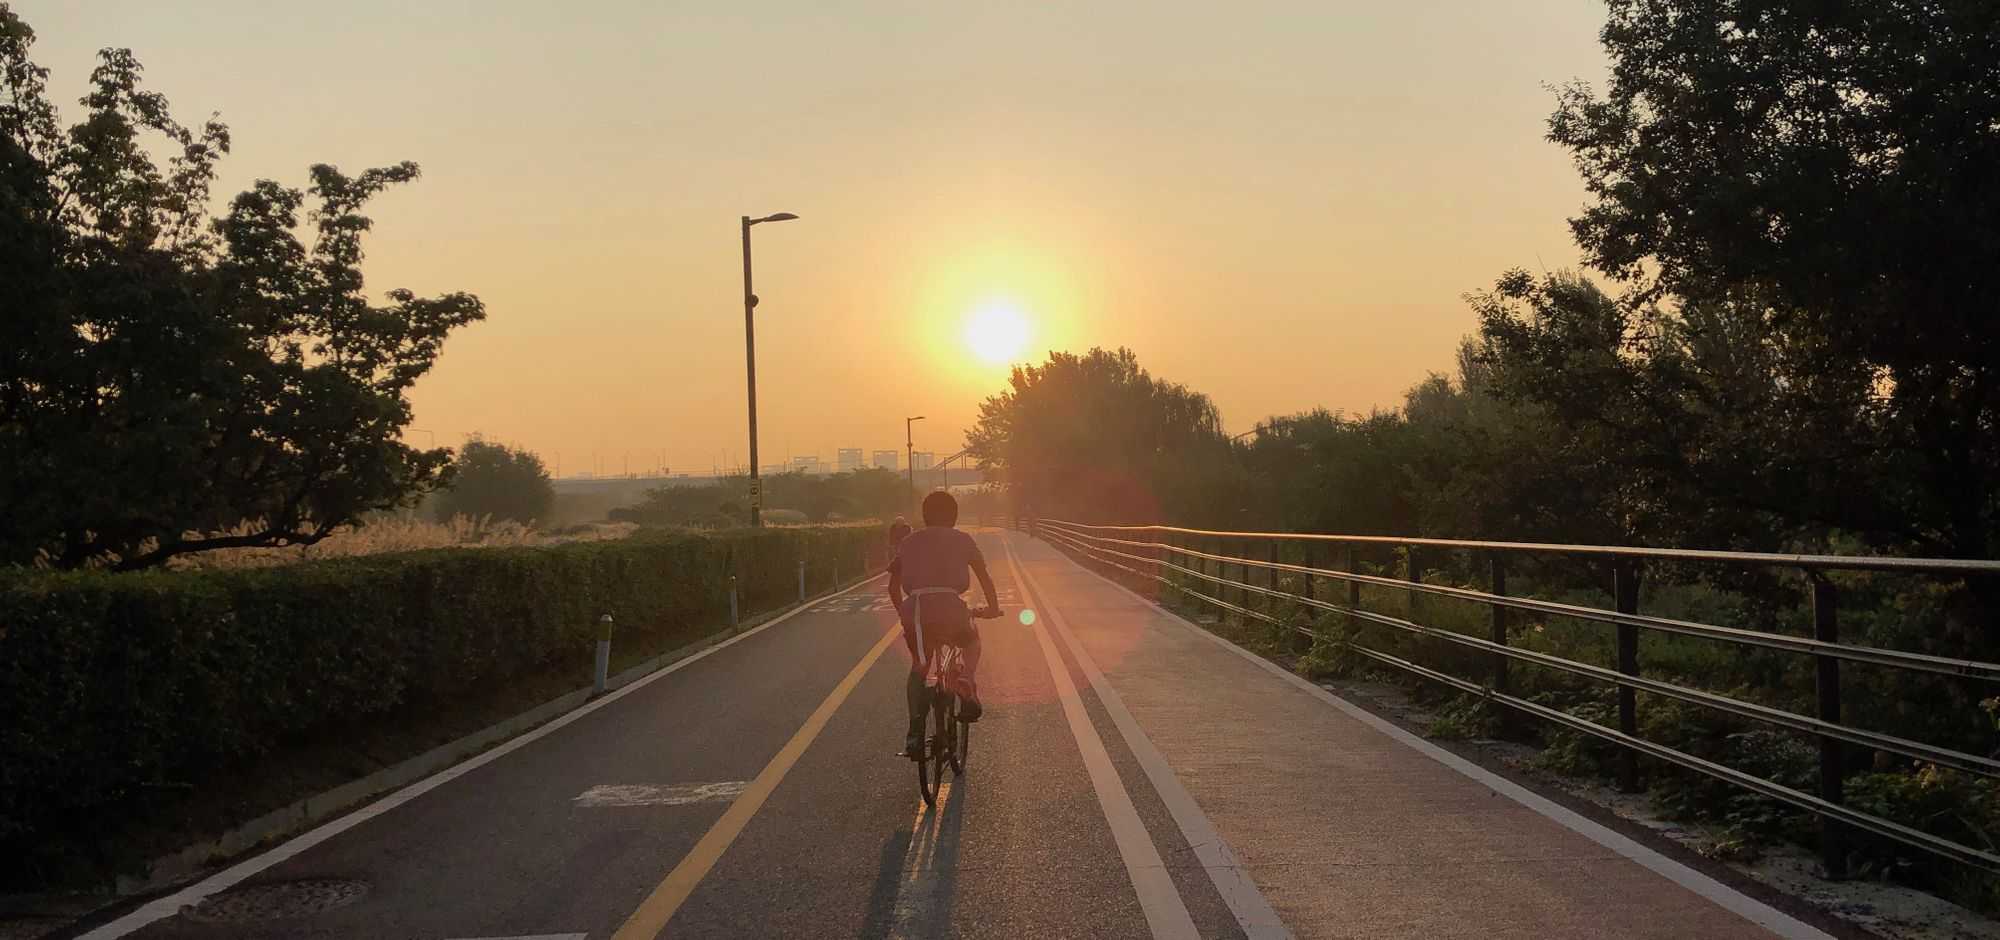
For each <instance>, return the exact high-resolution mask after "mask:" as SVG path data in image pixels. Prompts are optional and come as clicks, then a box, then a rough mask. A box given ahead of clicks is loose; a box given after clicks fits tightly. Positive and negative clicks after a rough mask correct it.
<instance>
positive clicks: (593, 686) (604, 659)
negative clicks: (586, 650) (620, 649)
mask: <svg viewBox="0 0 2000 940" xmlns="http://www.w3.org/2000/svg"><path fill="white" fill-rule="evenodd" d="M597 624H598V628H597V668H596V669H594V670H592V672H591V680H590V694H592V695H603V694H604V686H605V684H606V683H608V682H609V681H610V680H611V615H610V614H605V615H604V616H602V617H599V618H597Z"/></svg>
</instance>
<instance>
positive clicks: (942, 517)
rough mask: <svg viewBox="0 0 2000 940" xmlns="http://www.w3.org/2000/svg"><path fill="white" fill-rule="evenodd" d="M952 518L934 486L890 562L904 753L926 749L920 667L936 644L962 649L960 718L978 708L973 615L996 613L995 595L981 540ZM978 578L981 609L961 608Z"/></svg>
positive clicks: (954, 508)
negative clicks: (902, 672) (899, 634)
mask: <svg viewBox="0 0 2000 940" xmlns="http://www.w3.org/2000/svg"><path fill="white" fill-rule="evenodd" d="M957 525H958V500H956V499H953V498H952V495H951V494H950V493H946V492H944V491H942V490H939V491H938V492H935V493H932V494H931V495H929V496H926V497H924V527H923V528H921V529H918V530H916V531H915V532H911V533H910V534H909V535H908V536H905V537H904V538H903V539H902V540H901V544H900V545H899V546H898V547H897V550H896V558H895V560H893V561H891V562H889V599H890V600H891V601H893V602H895V604H896V613H897V615H898V616H899V617H901V619H902V621H903V643H904V645H905V646H906V647H908V648H909V651H910V677H909V679H908V681H907V683H906V684H905V694H904V698H905V700H906V701H907V702H908V704H909V709H910V724H909V729H908V731H907V733H906V734H905V735H904V738H903V753H904V755H905V756H910V755H920V754H922V753H923V747H924V741H923V738H924V712H925V710H926V708H927V707H928V706H929V704H930V702H929V696H928V695H927V694H926V691H925V688H924V673H925V671H926V668H927V666H928V664H929V662H930V657H931V655H932V654H933V653H935V652H936V651H937V648H938V645H939V644H940V643H950V644H952V645H954V646H957V647H958V648H959V649H960V650H962V651H963V652H964V654H965V665H964V677H965V684H966V691H967V695H966V696H965V703H964V706H963V708H962V710H961V712H960V717H961V719H963V720H965V721H978V720H979V716H980V714H981V713H982V711H983V709H982V708H981V707H980V704H979V700H978V697H977V696H978V692H977V687H976V686H974V685H973V682H972V678H973V674H974V672H975V671H976V670H977V669H978V668H979V630H978V629H977V628H975V627H974V626H973V624H972V621H973V618H975V617H998V616H1000V596H999V592H998V591H997V590H995V589H994V587H993V576H992V575H991V574H989V573H987V571H986V557H985V556H984V555H982V554H980V551H979V544H978V543H977V542H974V541H973V540H972V536H970V535H968V534H966V533H965V532H962V531H960V530H959V529H958V528H956V526H957ZM975 577H976V578H978V579H979V587H980V589H981V590H983V591H985V592H986V606H985V607H982V608H980V609H978V610H972V609H970V608H968V607H966V605H965V598H964V596H963V595H964V594H965V592H966V591H967V590H969V589H971V587H972V580H973V578H975Z"/></svg>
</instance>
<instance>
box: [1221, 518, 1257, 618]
mask: <svg viewBox="0 0 2000 940" xmlns="http://www.w3.org/2000/svg"><path fill="white" fill-rule="evenodd" d="M1236 543H1237V544H1236V547H1235V548H1233V549H1231V548H1225V549H1224V551H1223V552H1222V554H1224V555H1227V556H1229V557H1231V558H1247V557H1249V555H1250V543H1249V542H1246V541H1244V540H1243V539H1237V540H1236ZM1228 544H1229V542H1228V540H1226V539H1225V540H1224V541H1223V545H1225V546H1227V545H1228ZM1228 571H1229V568H1228V566H1227V565H1226V564H1225V565H1224V566H1223V575H1222V576H1223V577H1225V578H1229V580H1230V581H1233V582H1235V584H1236V606H1238V607H1248V606H1250V591H1249V589H1247V588H1245V587H1243V584H1244V583H1245V582H1247V581H1249V580H1250V569H1248V568H1245V567H1243V563H1242V562H1241V561H1239V562H1237V563H1236V576H1235V577H1230V575H1229V573H1228ZM1238 619H1240V620H1243V622H1244V623H1246V624H1247V623H1249V620H1248V619H1247V618H1242V617H1239V618H1238Z"/></svg>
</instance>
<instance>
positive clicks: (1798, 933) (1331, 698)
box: [1063, 555, 1833, 940]
mask: <svg viewBox="0 0 2000 940" xmlns="http://www.w3.org/2000/svg"><path fill="white" fill-rule="evenodd" d="M1063 558H1064V560H1065V561H1068V562H1069V563H1070V564H1071V565H1074V566H1075V567H1076V569H1077V570H1078V571H1082V572H1084V573H1086V574H1089V575H1090V576H1092V577H1094V578H1096V579H1098V580H1099V581H1103V582H1104V583H1105V584H1109V585H1111V586H1112V587H1114V588H1117V589H1118V590H1120V591H1123V592H1124V593H1126V594H1129V595H1131V597H1132V599H1133V600H1136V601H1138V602H1139V603H1141V604H1143V605H1145V606H1147V607H1150V608H1152V609H1153V610H1154V611H1156V612H1158V613H1159V614H1160V615H1161V616H1164V617H1166V618H1167V619H1168V620H1171V621H1173V622H1174V623H1177V624H1180V625H1181V627H1182V628H1184V629H1186V630H1188V631H1190V632H1192V633H1194V634H1195V635H1196V636H1199V637H1202V638H1204V639H1207V640H1208V641H1209V642H1211V643H1214V644H1216V645H1217V646H1220V647H1222V648H1223V649H1226V650H1228V651H1230V652H1232V653H1235V654H1236V655H1238V656H1241V657H1243V658H1244V659H1247V660H1249V661H1250V662H1251V663H1253V664H1255V665H1257V666H1258V667H1260V668H1262V669H1263V670H1264V671H1266V672H1269V673H1271V674H1272V675H1275V676H1277V677H1278V678H1280V679H1283V680H1285V681H1286V682H1289V683H1291V684H1292V685H1294V686H1297V687H1298V688H1300V689H1302V690H1304V691H1305V692H1306V693H1308V694H1310V695H1312V696H1313V697H1315V698H1318V699H1319V700H1320V701H1323V702H1325V703H1327V704H1328V705H1332V706H1333V707H1335V708H1338V709H1340V710H1341V711H1342V712H1345V713H1346V714H1347V715H1348V717H1351V718H1353V719H1354V720H1356V721H1359V722H1361V723H1362V724H1364V725H1367V726H1368V727H1370V728H1373V729H1375V730H1376V731H1380V732H1382V733H1383V734H1385V735H1388V736H1389V737H1390V738H1391V739H1393V740H1395V741H1396V742H1397V743H1398V744H1402V745H1405V746H1407V747H1410V748H1413V749H1415V750H1416V751H1417V752H1418V753H1420V754H1422V755H1424V756H1425V757H1428V758H1430V759H1431V760H1434V761H1437V762H1438V763H1440V764H1443V765H1445V766H1446V767H1449V768H1451V769H1452V770H1455V771H1458V772H1459V773H1460V774H1463V775H1464V776H1467V777H1470V778H1472V779H1473V780H1474V781H1476V782H1477V783H1479V784H1480V785H1481V786H1484V787H1486V788H1487V789H1490V790H1492V791H1493V792H1495V793H1498V794H1500V795H1502V796H1505V797H1507V798H1508V799H1510V800H1513V801H1514V802H1516V803H1519V804H1521V805H1522V806H1525V807H1527V808H1529V809H1531V810H1534V811H1535V812H1537V813H1540V814H1541V815H1543V816H1546V817H1548V818H1549V819H1551V820H1554V821H1555V822H1556V823H1558V824H1560V825H1562V826H1563V827H1565V828H1567V829H1569V830H1571V831H1573V832H1575V833H1577V834H1579V835H1581V836H1583V837H1584V838H1586V839H1589V840H1590V841H1592V842H1595V843H1597V844H1598V845H1601V846H1604V847H1605V848H1607V849H1610V850H1611V851H1613V852H1616V853H1618V854H1619V855H1622V856H1624V857H1626V858H1628V859H1631V860H1632V861H1634V862H1636V863H1638V864H1639V865H1641V866H1643V867H1645V868H1647V869H1649V870H1651V871H1652V872H1654V873H1655V874H1658V875H1660V876H1662V877H1664V878H1666V879H1667V880H1668V881H1671V882H1673V883H1674V884H1677V885H1680V886H1681V887H1683V888H1686V889H1687V890H1689V891H1692V892H1694V893H1695V894H1697V895H1700V896H1701V897H1703V898H1706V899H1708V900H1709V901H1711V902H1713V903H1715V904H1716V905H1717V906H1720V907H1721V908H1723V909H1724V910H1727V911H1729V912H1731V913H1733V914H1736V915H1737V916H1739V917H1742V918H1743V919H1744V920H1747V921H1750V922H1751V923H1753V924H1756V925H1757V926H1759V927H1762V928H1764V929H1765V930H1769V931H1771V932H1772V933H1774V934H1777V935H1778V936H1780V937H1784V938H1786V940H1833V937H1832V936H1831V935H1829V934H1827V933H1826V932H1824V931H1822V930H1820V929H1819V928H1817V927H1814V926H1812V925H1810V924H1807V923H1805V922H1804V921H1801V920H1799V919H1797V918H1795V917H1793V916H1791V915H1789V914H1786V913H1784V912H1782V911H1780V910H1778V909H1777V908H1774V907H1772V906H1770V905H1769V904H1765V903H1764V902H1762V901H1759V900H1757V899H1755V898H1752V897H1750V896H1749V895H1747V894H1744V893H1743V892H1741V891H1738V890H1736V889H1734V888H1731V887H1729V886H1728V885H1725V884H1723V883H1722V882H1720V881H1717V880H1715V879H1713V878H1710V877H1709V876H1707V875H1704V874H1702V873H1701V872H1698V871H1696V870H1694V869H1693V868H1689V867H1688V866H1686V865H1683V864H1681V863H1680V862H1677V861H1674V860H1673V859H1670V858H1668V857H1666V856H1665V855H1661V854H1660V853H1659V852H1657V851H1654V850H1653V849H1651V848H1648V847H1647V846H1645V845H1642V844H1640V843H1639V842H1638V841H1636V840H1634V839H1632V838H1630V837H1628V836H1625V835H1622V834H1620V833H1618V832H1615V831H1613V830H1612V829H1610V828H1608V827H1606V826H1604V825H1602V824H1600V823H1596V822H1592V821H1591V820H1589V819H1587V818H1585V817H1584V816H1582V815H1581V814H1579V813H1577V812H1576V811H1574V810H1572V809H1569V808H1568V807H1565V806H1563V805H1561V804H1559V803H1556V802H1555V801H1553V800H1550V799H1549V798H1547V797H1545V796H1542V795H1541V794H1539V793H1536V792H1534V791H1533V790H1530V789H1528V788H1527V787H1524V786H1521V785H1520V784H1518V783H1515V782H1514V781H1512V780H1509V779H1507V778H1505V777H1502V776H1500V775H1499V774H1496V773H1494V772H1492V771H1490V770H1487V769H1486V768H1484V767H1481V766H1479V765H1478V764H1475V763H1473V762H1471V761H1469V760H1466V759H1465V758H1463V757H1460V756H1458V755H1457V754H1453V753H1452V752H1450V751H1447V750H1445V749H1444V748H1441V747H1439V746H1437V745H1435V744H1432V743H1431V742H1429V741H1426V740H1424V739H1423V738H1420V737H1417V736H1416V735H1414V734H1411V733H1410V732H1408V731H1405V730H1403V729H1402V728H1400V727H1398V726H1397V725H1395V724H1394V723H1392V722H1390V721H1388V720H1386V719H1384V718H1381V717H1379V716H1377V715H1376V714H1375V713H1374V712H1371V711H1369V710H1367V709H1365V708H1362V707H1361V706H1359V705H1356V704H1354V703H1353V702H1350V701H1348V700H1346V699H1344V698H1341V697H1340V696H1338V695H1335V694H1333V693H1332V692H1328V691H1327V690H1325V689H1322V688H1320V687H1319V686H1317V685H1314V684H1313V683H1312V682H1311V681H1309V680H1307V679H1306V678H1305V677H1303V676H1300V675H1299V674H1298V673H1295V672H1292V671H1291V670H1289V669H1286V668H1284V667H1283V666H1279V665H1278V664H1276V663H1273V662H1271V661H1270V660H1268V659H1265V658H1264V657H1262V656H1259V655H1257V654H1256V653H1252V652H1250V651H1249V650H1246V649H1244V648H1243V647H1240V646H1237V645H1236V644H1234V643H1231V642H1230V641H1228V640H1227V639H1224V638H1223V637H1220V636H1217V635H1215V634H1214V633H1211V632H1209V631H1207V630H1204V629H1202V628H1201V627H1199V626H1197V625H1195V624H1194V623H1192V622H1190V621H1189V620H1188V619H1187V618H1185V617H1182V616H1181V615H1179V614H1177V613H1174V612H1173V611H1171V610H1168V609H1166V608H1165V607H1161V606H1160V605H1158V604H1155V603H1153V602H1152V601H1149V600H1147V599H1145V598H1144V597H1141V596H1140V595H1139V593H1138V592H1137V591H1134V590H1132V589H1131V588H1128V587H1126V586H1125V585H1122V584H1119V583H1118V582H1116V581H1113V580H1111V579H1110V578H1107V577H1105V576H1103V575H1101V574H1098V573H1097V572H1095V571H1091V570H1090V569H1089V568H1085V567H1084V566H1082V565H1080V564H1077V563H1076V561H1075V560H1074V559H1071V558H1069V557H1068V556H1066V555H1065V556H1063Z"/></svg>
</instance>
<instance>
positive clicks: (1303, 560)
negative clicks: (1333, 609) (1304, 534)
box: [1299, 539, 1319, 601]
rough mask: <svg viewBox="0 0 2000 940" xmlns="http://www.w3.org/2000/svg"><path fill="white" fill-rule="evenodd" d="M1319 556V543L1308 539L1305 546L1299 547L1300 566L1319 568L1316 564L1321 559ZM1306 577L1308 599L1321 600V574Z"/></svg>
mask: <svg viewBox="0 0 2000 940" xmlns="http://www.w3.org/2000/svg"><path fill="white" fill-rule="evenodd" d="M1318 556H1319V543H1318V542H1315V541H1312V540H1310V539H1308V540H1307V541H1306V544H1305V546H1304V547H1303V548H1301V549H1299V566H1300V567H1302V568H1318V567H1319V565H1318V564H1315V562H1317V561H1318V560H1319V559H1318ZM1305 579H1306V585H1305V586H1306V599H1307V600H1314V601H1316V600H1319V576H1318V575H1311V574H1309V575H1306V576H1305Z"/></svg>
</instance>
